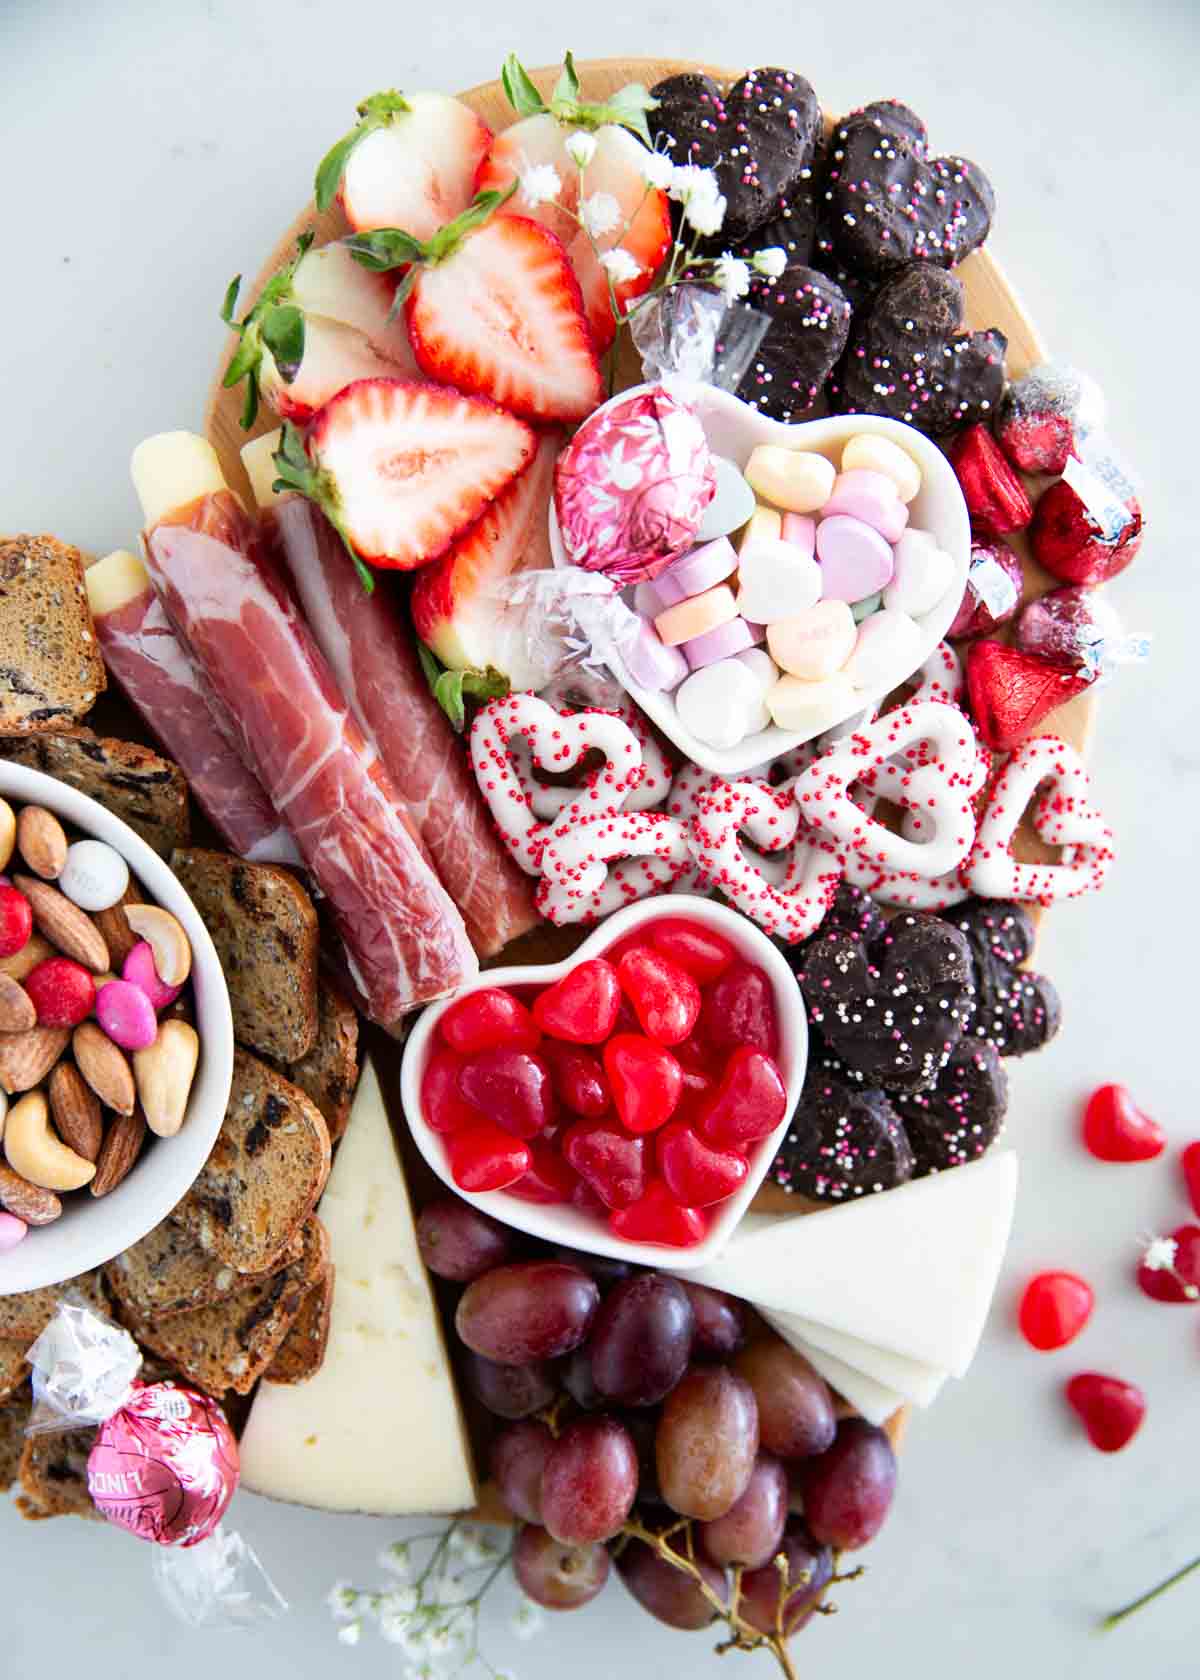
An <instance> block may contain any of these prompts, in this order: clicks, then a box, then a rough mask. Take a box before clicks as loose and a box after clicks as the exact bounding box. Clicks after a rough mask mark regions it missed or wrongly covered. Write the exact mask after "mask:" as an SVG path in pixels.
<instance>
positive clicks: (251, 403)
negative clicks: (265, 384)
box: [239, 368, 258, 432]
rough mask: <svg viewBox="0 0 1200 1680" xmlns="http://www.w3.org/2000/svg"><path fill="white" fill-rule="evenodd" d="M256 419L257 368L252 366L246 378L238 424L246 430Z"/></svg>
mask: <svg viewBox="0 0 1200 1680" xmlns="http://www.w3.org/2000/svg"><path fill="white" fill-rule="evenodd" d="M257 419H258V369H257V368H254V369H252V370H251V372H250V373H249V374H248V375H247V378H246V400H245V402H244V403H243V404H242V413H241V418H240V422H239V423H240V425H241V428H242V430H243V431H244V432H248V431H249V430H250V428H251V426H253V424H254V422H255V421H256V420H257Z"/></svg>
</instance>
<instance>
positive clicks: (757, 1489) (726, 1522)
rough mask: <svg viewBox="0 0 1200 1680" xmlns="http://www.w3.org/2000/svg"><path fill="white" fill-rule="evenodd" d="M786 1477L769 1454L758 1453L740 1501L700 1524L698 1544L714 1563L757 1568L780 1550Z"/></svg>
mask: <svg viewBox="0 0 1200 1680" xmlns="http://www.w3.org/2000/svg"><path fill="white" fill-rule="evenodd" d="M788 1492H789V1490H788V1476H787V1471H786V1470H785V1469H784V1467H783V1464H782V1463H781V1461H780V1460H779V1459H777V1458H775V1457H773V1456H772V1454H771V1453H759V1455H758V1459H757V1461H756V1462H755V1465H754V1469H753V1470H752V1471H751V1472H750V1480H749V1481H748V1482H747V1483H746V1488H745V1491H744V1493H743V1494H742V1496H741V1498H740V1499H738V1500H736V1501H735V1502H734V1504H732V1505H731V1506H730V1507H729V1509H728V1511H726V1513H725V1515H724V1516H723V1517H715V1518H714V1519H713V1521H712V1522H706V1523H703V1524H701V1527H700V1530H699V1535H698V1538H699V1541H700V1544H701V1546H703V1548H704V1550H705V1552H707V1554H708V1556H709V1557H710V1558H711V1559H712V1561H713V1562H714V1563H720V1564H726V1563H740V1564H743V1565H744V1566H745V1567H746V1568H747V1569H758V1568H760V1567H761V1566H762V1565H763V1564H765V1563H769V1562H770V1561H771V1559H772V1558H773V1557H774V1556H775V1553H776V1552H777V1551H778V1550H779V1542H780V1540H781V1538H782V1536H783V1525H784V1523H785V1522H786V1521H787V1514H788Z"/></svg>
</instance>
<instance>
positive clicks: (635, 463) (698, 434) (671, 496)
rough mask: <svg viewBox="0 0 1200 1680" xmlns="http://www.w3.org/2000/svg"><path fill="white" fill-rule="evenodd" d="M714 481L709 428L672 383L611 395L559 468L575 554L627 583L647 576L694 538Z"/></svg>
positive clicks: (561, 502)
mask: <svg viewBox="0 0 1200 1680" xmlns="http://www.w3.org/2000/svg"><path fill="white" fill-rule="evenodd" d="M716 487H717V485H716V476H715V474H714V472H713V465H712V457H711V455H710V453H709V448H708V440H707V439H706V438H705V435H704V428H703V427H702V426H701V424H700V422H699V420H698V419H697V418H696V416H695V414H694V413H693V412H692V410H691V409H690V408H688V406H687V405H686V403H682V402H680V401H679V400H678V399H677V398H675V397H673V396H672V395H671V393H670V392H669V391H668V390H667V389H666V388H665V386H662V385H653V386H651V387H650V388H649V390H645V391H640V392H637V393H635V394H634V395H633V396H630V397H626V398H625V399H624V400H623V401H618V402H615V403H612V404H611V405H610V406H608V407H606V408H604V409H602V410H601V411H600V412H599V413H597V414H594V415H592V417H591V419H590V420H585V421H584V423H583V425H582V426H581V427H580V428H579V430H578V431H577V432H576V434H575V436H574V438H573V439H572V440H571V442H570V443H569V444H568V446H567V448H566V449H565V450H564V451H563V453H562V455H561V456H560V457H559V460H558V465H557V466H556V468H555V471H554V507H555V512H556V513H557V515H558V526H559V531H560V533H561V536H562V543H563V548H564V549H565V551H566V554H567V558H568V560H569V561H570V562H571V564H572V565H574V566H580V567H582V568H583V569H584V570H585V571H589V572H604V573H605V574H606V575H607V576H608V577H611V578H612V579H613V580H614V582H616V583H619V584H621V585H624V584H627V583H644V582H647V581H648V580H649V579H651V578H654V577H656V576H657V575H658V573H659V572H661V571H663V570H664V569H665V568H666V567H667V566H669V565H670V564H671V562H672V561H673V560H678V559H679V558H680V556H681V555H683V554H686V553H687V552H688V550H689V549H690V548H691V547H692V546H693V544H694V543H695V540H696V532H697V530H698V529H699V527H700V521H701V519H702V518H703V515H704V510H705V508H707V506H708V504H709V502H711V501H712V499H713V496H714V495H715V494H716Z"/></svg>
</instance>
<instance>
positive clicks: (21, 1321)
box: [0, 1272, 108, 1351]
mask: <svg viewBox="0 0 1200 1680" xmlns="http://www.w3.org/2000/svg"><path fill="white" fill-rule="evenodd" d="M63 1299H66V1300H69V1301H75V1302H76V1303H78V1304H79V1305H82V1306H85V1307H90V1308H91V1309H92V1311H93V1312H97V1313H99V1314H100V1316H101V1317H102V1318H107V1316H108V1302H107V1300H106V1299H105V1295H104V1288H103V1285H102V1284H101V1282H100V1273H99V1272H81V1273H80V1275H79V1276H78V1277H73V1278H68V1280H67V1282H66V1283H56V1284H54V1285H53V1286H51V1287H49V1288H46V1289H30V1290H27V1291H26V1293H25V1294H24V1295H0V1337H4V1338H5V1339H6V1340H8V1339H11V1340H12V1341H17V1342H20V1343H21V1348H22V1351H24V1349H25V1348H27V1347H28V1346H29V1344H30V1342H32V1341H35V1340H36V1339H37V1337H38V1336H40V1335H41V1333H42V1331H43V1330H44V1329H45V1328H46V1326H47V1324H49V1322H50V1320H51V1319H52V1318H53V1316H54V1309H55V1307H56V1306H57V1305H58V1303H59V1301H60V1300H63Z"/></svg>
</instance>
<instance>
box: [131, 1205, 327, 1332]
mask: <svg viewBox="0 0 1200 1680" xmlns="http://www.w3.org/2000/svg"><path fill="white" fill-rule="evenodd" d="M302 1246H303V1231H302V1229H297V1230H296V1231H295V1232H294V1233H293V1235H292V1236H291V1237H290V1238H289V1239H288V1241H287V1242H286V1243H285V1244H284V1246H283V1248H282V1249H281V1251H280V1252H279V1253H278V1254H277V1255H274V1256H272V1259H271V1262H270V1264H268V1265H267V1266H264V1267H263V1269H262V1271H261V1272H250V1273H246V1272H239V1271H237V1270H236V1269H235V1268H234V1267H233V1266H231V1265H230V1264H229V1262H228V1261H227V1260H218V1259H217V1258H216V1257H215V1256H214V1255H212V1254H209V1253H208V1252H206V1250H205V1249H204V1248H202V1247H201V1245H200V1241H199V1239H198V1238H197V1237H196V1235H195V1234H194V1232H192V1231H190V1230H189V1229H188V1228H187V1226H186V1225H181V1224H180V1223H179V1222H178V1221H177V1220H175V1219H164V1220H163V1221H162V1223H161V1224H159V1225H156V1226H155V1227H154V1229H153V1230H152V1231H148V1232H147V1233H146V1235H145V1236H144V1237H143V1238H142V1240H141V1242H137V1243H134V1245H133V1247H132V1248H127V1249H126V1250H125V1252H124V1254H118V1255H117V1257H116V1259H115V1260H110V1261H109V1263H108V1265H107V1266H105V1268H104V1276H105V1281H106V1282H107V1284H108V1287H109V1288H110V1289H111V1290H112V1292H113V1294H114V1295H115V1296H116V1298H117V1300H118V1301H119V1302H120V1303H121V1305H122V1306H123V1307H125V1308H126V1309H127V1310H128V1311H129V1312H131V1313H132V1314H133V1315H134V1316H135V1317H136V1318H138V1319H145V1320H150V1321H153V1320H155V1319H159V1318H170V1317H171V1316H172V1314H174V1313H179V1312H190V1311H192V1309H193V1308H195V1307H207V1306H211V1305H212V1303H213V1302H214V1301H223V1300H224V1299H225V1297H226V1296H227V1295H234V1294H236V1293H237V1291H238V1290H239V1289H249V1288H251V1287H252V1286H253V1285H254V1284H256V1283H261V1282H262V1281H263V1280H264V1279H265V1278H267V1277H269V1276H270V1275H271V1273H272V1272H277V1271H279V1270H280V1268H281V1267H283V1266H286V1265H289V1264H290V1263H291V1262H292V1261H293V1260H298V1259H299V1258H300V1251H301V1248H302Z"/></svg>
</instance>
